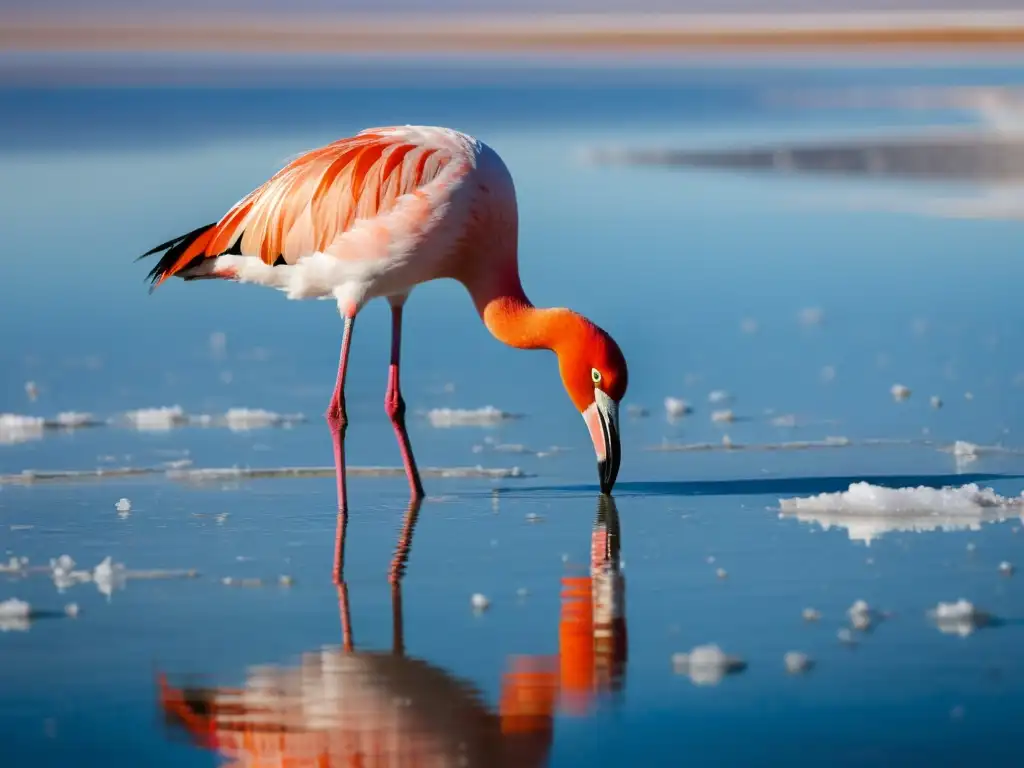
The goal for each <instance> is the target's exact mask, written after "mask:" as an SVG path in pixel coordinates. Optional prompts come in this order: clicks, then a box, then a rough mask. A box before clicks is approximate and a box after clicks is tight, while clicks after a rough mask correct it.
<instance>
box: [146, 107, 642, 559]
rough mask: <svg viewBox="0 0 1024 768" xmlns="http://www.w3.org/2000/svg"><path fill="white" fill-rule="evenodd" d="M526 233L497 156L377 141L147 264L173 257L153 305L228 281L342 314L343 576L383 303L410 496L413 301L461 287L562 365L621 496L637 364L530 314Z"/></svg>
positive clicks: (234, 211) (441, 132) (589, 327)
mask: <svg viewBox="0 0 1024 768" xmlns="http://www.w3.org/2000/svg"><path fill="white" fill-rule="evenodd" d="M518 226H519V222H518V210H517V204H516V193H515V187H514V185H513V182H512V176H511V174H510V172H509V170H508V168H507V167H506V166H505V163H504V161H502V159H501V158H500V157H499V156H498V154H497V152H495V151H494V150H493V149H492V148H491V147H489V146H488V145H487V144H485V143H483V142H481V141H479V140H477V139H475V138H473V137H471V136H469V135H467V134H464V133H460V132H458V131H455V130H452V129H449V128H440V127H429V126H395V127H384V128H368V129H366V130H364V131H361V132H360V133H358V134H356V135H355V136H351V137H347V138H342V139H339V140H337V141H335V142H333V143H331V144H327V145H326V146H323V147H320V148H318V149H313V150H311V151H309V152H306V153H304V154H302V155H300V156H298V157H297V158H295V159H294V160H292V161H291V162H290V163H288V164H287V165H286V166H285V167H284V168H283V169H282V170H280V171H279V172H278V173H276V174H275V175H274V176H272V177H271V178H270V179H269V180H268V181H267V182H265V183H264V184H263V185H262V186H260V187H258V188H256V189H255V190H253V191H252V192H250V193H249V194H248V195H246V196H245V197H244V198H242V199H241V200H240V201H239V202H238V203H236V204H235V205H234V206H233V207H232V208H231V209H230V210H229V211H228V212H227V213H226V214H225V215H224V216H223V217H222V218H221V219H220V221H218V222H216V223H214V224H206V225H204V226H201V227H199V228H197V229H194V230H192V231H191V232H188V233H187V234H184V235H180V236H178V237H175V238H173V239H171V240H168V241H167V242H165V243H163V244H161V245H159V246H157V247H155V248H153V249H151V250H150V251H148V252H147V253H145V254H143V256H140V257H139V258H140V259H141V258H145V257H147V256H152V255H155V254H158V253H162V256H161V258H160V259H159V261H158V262H157V263H156V266H154V267H153V269H152V271H150V273H149V275H148V279H149V280H150V284H151V287H150V292H152V291H153V290H155V289H156V288H157V287H158V286H160V285H161V284H163V283H164V282H165V281H166V280H167V279H168V278H171V277H178V278H182V279H184V280H196V279H210V278H220V279H226V280H233V281H236V282H243V283H258V284H261V285H266V286H270V287H273V288H277V289H279V290H281V291H283V292H284V293H285V294H286V295H287V297H288V298H289V299H313V298H316V299H334V300H335V301H336V302H337V305H338V311H339V313H340V314H341V317H342V318H343V321H344V328H343V331H342V341H341V354H340V360H339V364H338V376H337V382H336V384H335V387H334V393H333V395H332V396H331V400H330V404H329V405H328V408H327V413H326V419H327V423H328V425H329V426H330V430H331V435H332V440H333V445H334V460H335V469H336V475H337V491H338V510H339V524H338V539H339V541H338V542H336V557H335V571H336V575H337V571H338V569H339V562H338V558H339V554H338V553H339V552H340V551H341V544H340V538H341V536H342V535H343V527H344V526H343V518H344V517H345V515H346V514H347V510H348V503H347V493H346V480H345V430H346V426H347V424H348V417H347V415H346V413H345V375H346V371H347V369H348V357H349V345H350V343H351V339H352V329H353V327H354V325H355V319H356V315H357V314H358V313H359V311H360V309H361V308H362V307H363V306H365V304H366V303H367V302H368V301H370V300H371V299H374V298H386V299H387V300H388V302H389V303H390V305H391V362H390V367H389V372H388V384H387V393H386V395H385V399H384V403H385V410H386V412H387V414H388V417H389V418H390V420H391V423H392V425H393V427H394V430H395V435H396V437H397V439H398V445H399V448H400V450H401V454H402V463H403V465H404V467H405V474H406V477H407V478H408V481H409V489H410V496H411V498H412V499H419V498H422V497H423V495H424V494H423V484H422V482H421V481H420V475H419V471H418V470H417V468H416V461H415V459H414V457H413V452H412V446H411V444H410V442H409V435H408V432H407V430H406V426H405V401H404V400H403V398H402V391H401V385H400V376H399V372H400V350H401V339H402V316H403V314H402V313H403V308H404V306H405V302H406V299H408V297H409V294H410V292H411V291H412V289H413V288H414V287H415V286H417V285H419V284H420V283H424V282H427V281H430V280H436V279H440V278H451V279H455V280H457V281H459V282H461V283H462V284H463V285H464V286H465V287H466V288H467V290H468V291H469V293H470V296H471V297H472V300H473V303H474V305H475V307H476V310H477V312H478V313H479V315H480V317H481V319H482V320H483V322H484V324H485V325H486V327H487V329H488V330H489V331H490V332H491V333H492V334H493V335H494V336H495V337H496V338H497V339H498V340H499V341H502V342H504V343H505V344H507V345H509V346H512V347H516V348H519V349H546V350H550V351H553V352H554V353H555V354H556V356H557V358H558V367H559V373H560V376H561V379H562V384H563V386H564V388H565V390H566V392H567V394H568V395H569V398H570V400H571V401H572V403H573V405H574V406H575V407H576V408H577V409H578V410H579V412H580V413H581V414H582V416H583V419H584V421H585V423H586V426H587V429H588V430H589V433H590V437H591V440H592V441H593V444H594V450H595V452H596V455H597V464H598V478H599V480H600V488H601V492H602V493H603V494H606V495H610V494H611V492H612V488H613V486H614V485H615V480H616V477H617V476H618V472H619V465H620V460H621V456H620V444H619V402H620V401H621V400H622V398H623V396H624V395H625V393H626V386H627V381H628V371H627V367H626V360H625V358H624V356H623V354H622V351H621V349H620V348H619V346H618V344H616V342H615V341H614V339H612V337H611V336H610V335H609V334H608V333H607V332H606V331H605V330H603V329H602V328H600V327H598V326H597V325H596V324H595V323H593V322H591V321H590V320H588V319H587V318H585V317H583V316H582V315H580V314H578V313H576V312H573V311H572V310H570V309H565V308H550V309H545V308H538V307H535V306H534V305H533V304H532V303H531V302H530V300H529V299H528V298H527V296H526V293H525V292H524V290H523V287H522V283H521V281H520V278H519V269H518Z"/></svg>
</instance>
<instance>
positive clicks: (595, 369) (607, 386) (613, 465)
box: [555, 317, 629, 495]
mask: <svg viewBox="0 0 1024 768" xmlns="http://www.w3.org/2000/svg"><path fill="white" fill-rule="evenodd" d="M579 321H580V322H579V323H578V324H575V323H574V325H575V328H573V332H572V333H571V334H567V336H568V338H567V339H566V341H565V342H564V343H562V344H559V345H558V346H557V347H556V348H555V352H556V353H557V354H558V368H559V372H560V373H561V376H562V383H563V384H564V385H565V390H566V392H567V393H568V394H569V397H570V399H571V400H572V402H573V404H574V405H575V406H576V407H577V408H578V409H579V411H580V413H581V414H582V415H583V420H584V421H585V422H586V424H587V430H588V431H589V432H590V438H591V440H593V442H594V450H595V452H596V453H597V473H598V478H599V479H600V482H601V493H604V494H608V495H610V494H611V492H612V487H613V486H614V485H615V479H616V477H617V476H618V474H619V463H620V461H621V459H622V455H621V453H620V447H619V401H621V400H622V398H623V397H624V396H625V394H626V386H627V384H628V382H629V372H628V370H627V368H626V358H625V357H624V356H623V354H622V350H621V349H619V345H618V344H616V343H615V340H614V339H613V338H612V337H611V336H609V335H608V333H607V332H605V331H604V330H602V329H601V328H598V327H597V326H596V325H594V324H593V323H591V322H590V321H589V320H586V319H585V318H582V317H581V318H579Z"/></svg>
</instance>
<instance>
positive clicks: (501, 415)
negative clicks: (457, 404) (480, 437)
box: [427, 405, 517, 428]
mask: <svg viewBox="0 0 1024 768" xmlns="http://www.w3.org/2000/svg"><path fill="white" fill-rule="evenodd" d="M515 418H517V417H516V416H515V415H514V414H511V413H506V412H505V411H502V410H500V409H498V408H495V407H494V406H493V405H487V406H484V407H483V408H476V409H463V408H434V409H432V410H430V411H427V420H428V421H430V425H431V426H433V427H441V428H444V427H486V426H492V425H494V424H499V423H501V422H502V421H507V420H509V419H515Z"/></svg>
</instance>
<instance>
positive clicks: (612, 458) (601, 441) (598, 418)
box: [583, 389, 621, 495]
mask: <svg viewBox="0 0 1024 768" xmlns="http://www.w3.org/2000/svg"><path fill="white" fill-rule="evenodd" d="M583 420H584V421H586V422H587V429H589V430H590V439H591V440H593V441H594V451H595V452H596V453H597V476H598V479H599V480H600V481H601V493H604V494H609V495H610V494H611V492H612V487H613V486H614V485H615V478H616V477H618V475H619V461H620V460H621V454H620V453H619V404H618V403H616V402H615V401H614V400H612V399H611V398H610V397H608V395H606V394H605V393H604V392H602V391H601V390H599V389H595V390H594V402H592V403H591V404H590V405H589V406H587V409H586V410H585V411H584V412H583Z"/></svg>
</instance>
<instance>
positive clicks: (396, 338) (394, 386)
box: [384, 305, 424, 500]
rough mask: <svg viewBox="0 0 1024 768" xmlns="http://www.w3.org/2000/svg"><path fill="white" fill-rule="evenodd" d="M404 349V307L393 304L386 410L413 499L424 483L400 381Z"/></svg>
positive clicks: (421, 489)
mask: <svg viewBox="0 0 1024 768" xmlns="http://www.w3.org/2000/svg"><path fill="white" fill-rule="evenodd" d="M401 350H402V307H401V306H400V305H399V306H396V305H392V306H391V365H390V367H389V368H388V391H387V394H386V395H385V396H384V410H385V411H386V412H387V414H388V418H390V419H391V424H392V426H393V427H394V428H395V437H397V438H398V448H399V450H401V452H402V463H403V464H404V465H405V476H406V477H407V478H408V480H409V494H410V498H411V499H413V500H416V499H422V498H423V495H424V494H423V483H422V482H421V481H420V473H419V470H418V469H417V468H416V459H415V458H413V455H412V444H411V443H410V442H409V432H408V431H407V430H406V428H405V400H403V399H402V389H401V385H400V382H399V369H400V367H401V366H400V357H401Z"/></svg>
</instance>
